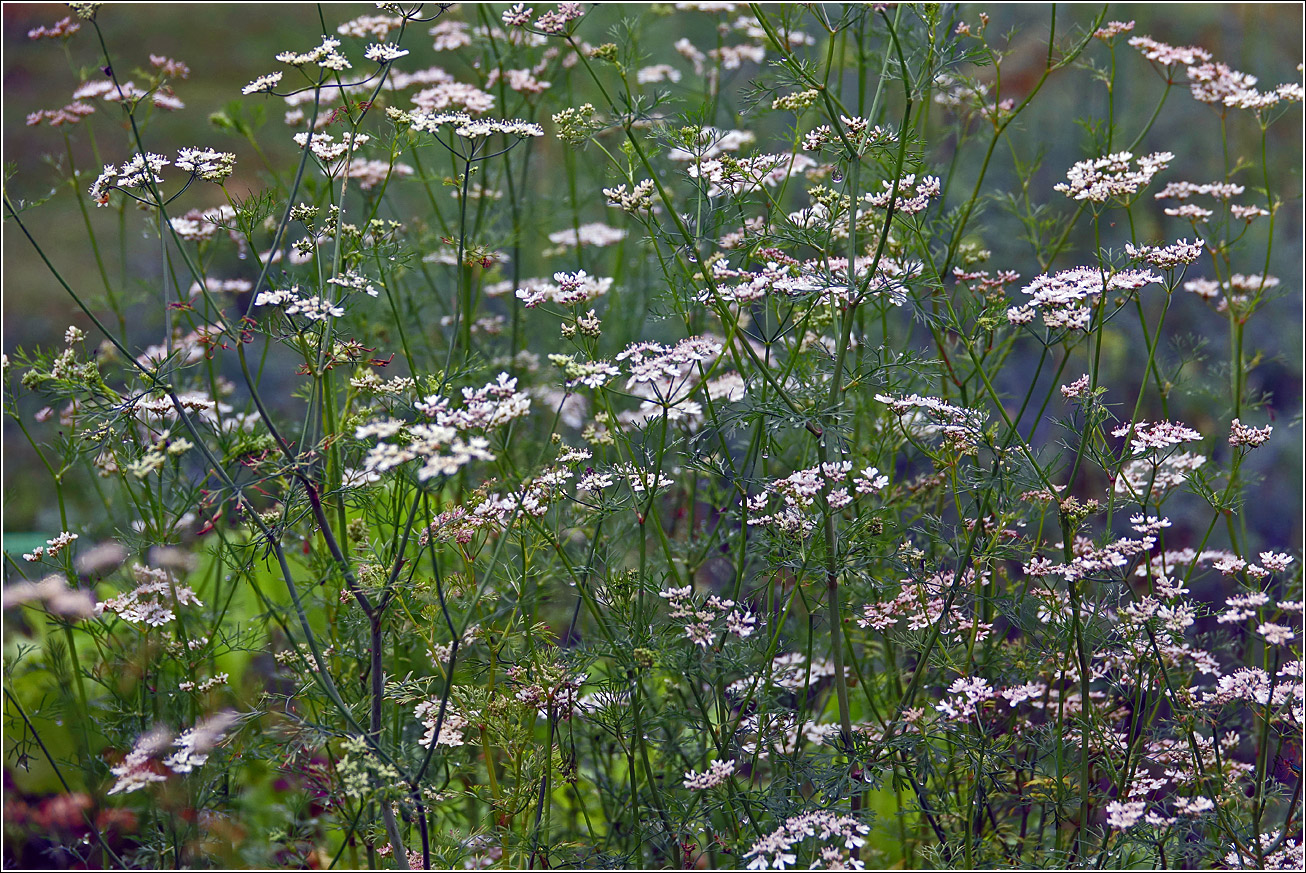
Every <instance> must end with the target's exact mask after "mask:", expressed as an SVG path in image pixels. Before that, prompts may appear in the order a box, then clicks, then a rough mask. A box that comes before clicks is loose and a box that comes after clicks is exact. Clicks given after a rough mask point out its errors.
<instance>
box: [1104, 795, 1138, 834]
mask: <svg viewBox="0 0 1306 873" xmlns="http://www.w3.org/2000/svg"><path fill="white" fill-rule="evenodd" d="M1146 811H1147V803H1146V802H1145V801H1142V800H1131V801H1128V802H1126V803H1121V802H1120V801H1118V800H1113V801H1111V802H1110V803H1108V804H1107V805H1106V823H1107V825H1108V826H1109V827H1111V828H1112V829H1113V830H1118V831H1122V830H1127V829H1128V828H1131V827H1133V826H1134V825H1136V824H1138V820H1139V819H1141V818H1142V817H1143V813H1144V812H1146Z"/></svg>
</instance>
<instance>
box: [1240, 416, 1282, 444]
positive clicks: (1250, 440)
mask: <svg viewBox="0 0 1306 873" xmlns="http://www.w3.org/2000/svg"><path fill="white" fill-rule="evenodd" d="M1273 430H1274V428H1273V427H1271V426H1270V425H1268V424H1267V425H1266V426H1265V427H1259V428H1258V427H1247V426H1246V425H1244V424H1243V423H1242V422H1241V421H1239V420H1238V419H1236V418H1235V419H1234V420H1233V421H1232V422H1230V423H1229V445H1231V446H1246V447H1247V448H1249V449H1254V448H1256V447H1257V446H1259V445H1264V444H1265V443H1266V442H1268V441H1269V439H1270V433H1271V432H1272V431H1273Z"/></svg>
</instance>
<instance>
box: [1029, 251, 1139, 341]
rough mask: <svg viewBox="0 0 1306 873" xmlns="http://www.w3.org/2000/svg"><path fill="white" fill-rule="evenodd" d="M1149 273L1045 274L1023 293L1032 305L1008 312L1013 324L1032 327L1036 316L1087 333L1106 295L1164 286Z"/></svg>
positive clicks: (1074, 271) (1087, 271)
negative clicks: (1095, 307) (1098, 301)
mask: <svg viewBox="0 0 1306 873" xmlns="http://www.w3.org/2000/svg"><path fill="white" fill-rule="evenodd" d="M1160 281H1161V277H1160V276H1158V275H1156V274H1155V273H1153V272H1151V271H1149V270H1119V271H1117V272H1113V273H1104V272H1103V271H1102V270H1100V269H1097V268H1094V267H1074V268H1072V269H1069V270H1062V271H1061V272H1059V273H1055V274H1048V273H1044V274H1043V275H1042V276H1039V277H1037V278H1036V279H1034V281H1032V282H1030V283H1029V284H1028V285H1026V286H1025V288H1024V289H1023V290H1024V292H1025V293H1026V294H1029V295H1030V298H1031V299H1030V301H1029V302H1028V303H1026V304H1024V305H1022V306H1014V307H1012V308H1010V309H1008V310H1007V320H1008V321H1010V322H1011V323H1012V324H1028V323H1029V322H1030V321H1032V320H1033V319H1034V315H1035V313H1036V312H1041V313H1042V315H1043V323H1044V324H1046V325H1047V326H1048V327H1050V328H1053V329H1062V328H1064V329H1067V330H1087V329H1088V328H1089V326H1090V324H1091V323H1092V319H1093V307H1092V304H1093V299H1094V298H1097V297H1100V296H1101V295H1102V293H1103V292H1104V291H1106V292H1108V293H1111V292H1116V293H1126V294H1128V293H1130V292H1133V291H1137V290H1138V289H1140V288H1143V287H1145V286H1147V285H1151V284H1153V283H1156V282H1160Z"/></svg>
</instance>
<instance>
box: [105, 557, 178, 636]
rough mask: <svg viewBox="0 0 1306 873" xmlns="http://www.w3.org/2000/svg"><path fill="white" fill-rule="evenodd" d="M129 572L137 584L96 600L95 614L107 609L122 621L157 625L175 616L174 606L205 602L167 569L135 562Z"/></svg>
mask: <svg viewBox="0 0 1306 873" xmlns="http://www.w3.org/2000/svg"><path fill="white" fill-rule="evenodd" d="M132 574H133V575H134V576H135V577H136V587H135V588H134V589H132V590H131V591H128V592H125V593H123V594H119V595H118V596H117V597H114V598H112V599H110V600H104V601H101V602H100V603H97V604H96V605H95V613H96V615H100V614H102V613H104V612H106V611H108V612H113V613H117V615H118V617H119V618H121V619H122V620H123V621H129V622H132V623H134V624H146V625H149V626H150V627H159V626H161V625H165V624H167V623H168V622H170V621H173V620H174V619H175V618H176V617H177V613H175V612H174V611H173V607H174V606H177V607H181V606H186V605H188V604H189V605H192V606H203V605H204V604H203V602H201V601H200V599H199V598H198V597H196V596H195V592H194V591H193V590H191V588H190V587H189V586H187V585H183V584H181V583H180V582H178V581H176V580H175V579H174V578H173V576H172V574H171V573H169V572H168V571H167V570H161V569H155V568H153V567H142V566H141V565H140V564H136V565H134V566H133V567H132Z"/></svg>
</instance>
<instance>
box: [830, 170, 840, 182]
mask: <svg viewBox="0 0 1306 873" xmlns="http://www.w3.org/2000/svg"><path fill="white" fill-rule="evenodd" d="M830 179H831V180H832V181H835V182H842V181H843V168H842V167H835V168H834V169H833V170H831V171H830Z"/></svg>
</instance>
